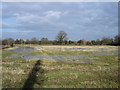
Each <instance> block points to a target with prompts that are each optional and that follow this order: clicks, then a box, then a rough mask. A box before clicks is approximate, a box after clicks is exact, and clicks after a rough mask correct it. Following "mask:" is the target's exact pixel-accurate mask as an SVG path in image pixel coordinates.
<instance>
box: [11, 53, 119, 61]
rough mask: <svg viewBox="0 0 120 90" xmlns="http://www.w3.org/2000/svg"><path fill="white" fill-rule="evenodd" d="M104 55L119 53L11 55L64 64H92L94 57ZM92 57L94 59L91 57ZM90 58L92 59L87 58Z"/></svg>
mask: <svg viewBox="0 0 120 90" xmlns="http://www.w3.org/2000/svg"><path fill="white" fill-rule="evenodd" d="M104 55H118V52H108V53H106V52H103V53H94V54H87V55H54V56H44V55H36V56H31V55H18V54H14V55H11V57H14V58H18V57H21V58H24V59H25V60H31V59H36V58H39V59H45V58H52V59H55V60H56V61H58V62H64V63H92V59H95V57H93V56H104ZM90 56H92V57H90ZM86 57H90V58H86ZM66 58H67V59H71V60H72V61H71V60H70V61H69V60H68V61H66V60H65V59H66ZM75 59H76V60H77V59H83V60H90V61H76V60H75Z"/></svg>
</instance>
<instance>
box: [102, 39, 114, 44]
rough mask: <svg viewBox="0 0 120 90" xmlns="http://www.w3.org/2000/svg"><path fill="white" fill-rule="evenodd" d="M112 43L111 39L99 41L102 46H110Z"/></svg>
mask: <svg viewBox="0 0 120 90" xmlns="http://www.w3.org/2000/svg"><path fill="white" fill-rule="evenodd" d="M112 42H113V39H111V38H103V39H102V40H101V44H102V45H111V44H112Z"/></svg>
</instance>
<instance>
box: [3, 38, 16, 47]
mask: <svg viewBox="0 0 120 90" xmlns="http://www.w3.org/2000/svg"><path fill="white" fill-rule="evenodd" d="M2 44H3V45H10V46H11V47H13V44H14V39H12V38H8V39H4V40H3V41H2Z"/></svg>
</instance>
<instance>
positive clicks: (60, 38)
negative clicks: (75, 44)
mask: <svg viewBox="0 0 120 90" xmlns="http://www.w3.org/2000/svg"><path fill="white" fill-rule="evenodd" d="M56 40H57V43H58V44H60V45H63V44H65V43H64V41H66V40H67V33H66V32H64V31H60V32H59V33H58V35H57V36H56Z"/></svg>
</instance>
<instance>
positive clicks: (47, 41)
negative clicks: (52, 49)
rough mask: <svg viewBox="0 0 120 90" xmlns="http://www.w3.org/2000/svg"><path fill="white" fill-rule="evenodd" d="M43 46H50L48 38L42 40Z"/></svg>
mask: <svg viewBox="0 0 120 90" xmlns="http://www.w3.org/2000/svg"><path fill="white" fill-rule="evenodd" d="M41 44H49V40H48V38H42V39H41Z"/></svg>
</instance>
